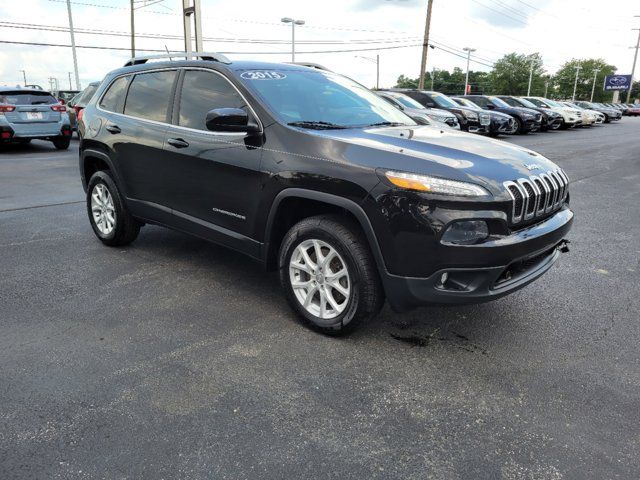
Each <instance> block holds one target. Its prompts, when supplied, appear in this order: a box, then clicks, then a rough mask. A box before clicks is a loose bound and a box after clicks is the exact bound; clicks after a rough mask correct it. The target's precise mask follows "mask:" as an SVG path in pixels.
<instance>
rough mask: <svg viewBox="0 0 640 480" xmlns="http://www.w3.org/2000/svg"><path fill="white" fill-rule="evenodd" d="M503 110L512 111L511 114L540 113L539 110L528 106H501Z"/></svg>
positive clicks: (534, 114)
mask: <svg viewBox="0 0 640 480" xmlns="http://www.w3.org/2000/svg"><path fill="white" fill-rule="evenodd" d="M499 108H500V110H501V111H503V112H506V113H511V114H521V115H522V114H524V113H526V114H528V115H533V116H536V115H538V113H539V112H536V111H535V110H533V109H531V108H526V107H511V106H510V107H508V108H507V107H499Z"/></svg>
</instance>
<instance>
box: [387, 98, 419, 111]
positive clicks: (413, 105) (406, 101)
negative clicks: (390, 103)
mask: <svg viewBox="0 0 640 480" xmlns="http://www.w3.org/2000/svg"><path fill="white" fill-rule="evenodd" d="M393 98H395V99H396V100H397V101H398V102H400V103H401V104H402V105H404V106H405V107H409V108H418V109H421V110H422V109H424V106H422V105H421V104H419V103H418V102H416V101H415V100H414V99H413V98H411V97H407V96H406V95H402V94H399V95H398V94H394V95H393Z"/></svg>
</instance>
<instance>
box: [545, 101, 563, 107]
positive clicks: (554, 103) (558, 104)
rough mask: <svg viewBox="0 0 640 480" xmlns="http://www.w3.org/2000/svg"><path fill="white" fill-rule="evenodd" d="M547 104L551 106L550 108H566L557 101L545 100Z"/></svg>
mask: <svg viewBox="0 0 640 480" xmlns="http://www.w3.org/2000/svg"><path fill="white" fill-rule="evenodd" d="M545 102H546V103H547V105H550V106H552V107H556V108H558V107H560V108H564V105H562V104H561V103H559V102H556V101H554V100H545Z"/></svg>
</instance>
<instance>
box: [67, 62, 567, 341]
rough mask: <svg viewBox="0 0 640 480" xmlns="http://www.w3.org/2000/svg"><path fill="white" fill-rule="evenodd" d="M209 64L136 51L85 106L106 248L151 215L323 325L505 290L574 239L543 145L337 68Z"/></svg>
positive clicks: (95, 221)
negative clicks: (480, 131) (470, 127)
mask: <svg viewBox="0 0 640 480" xmlns="http://www.w3.org/2000/svg"><path fill="white" fill-rule="evenodd" d="M174 58H175V57H174ZM194 58H195V57H194ZM198 58H202V59H201V60H178V61H176V60H174V61H160V62H147V60H148V58H143V59H134V60H132V61H130V62H129V63H128V65H127V66H125V68H122V69H119V70H116V71H113V72H111V73H109V74H108V75H107V76H106V78H105V80H104V82H103V83H102V84H101V86H100V87H99V90H98V92H97V93H96V95H95V96H94V98H93V100H92V101H91V102H90V103H89V105H87V107H86V109H85V113H84V116H83V118H82V120H81V121H80V125H79V128H80V134H81V144H80V172H81V176H82V183H83V186H84V188H85V190H86V192H87V211H88V214H89V219H90V222H91V226H92V227H93V230H94V232H95V234H96V235H97V236H98V238H99V239H100V240H101V241H102V242H103V243H104V244H106V245H114V246H117V245H125V244H127V243H129V242H131V241H133V240H134V239H135V238H136V236H137V235H138V232H139V229H140V227H141V226H142V225H144V224H145V223H152V224H158V225H164V226H167V227H170V228H173V229H176V230H180V231H183V232H187V233H190V234H193V235H197V236H199V237H202V238H205V239H208V240H211V241H214V242H217V243H220V244H223V245H226V246H228V247H231V248H233V249H236V250H238V251H241V252H243V253H245V254H247V255H249V256H251V257H253V258H255V259H256V260H259V261H260V262H262V263H264V264H265V265H266V266H267V267H268V268H272V269H277V270H278V271H279V276H280V281H281V283H282V286H283V288H284V291H285V295H286V297H287V299H288V301H289V302H290V304H291V306H292V307H293V309H294V310H295V311H296V312H297V313H298V314H299V315H300V316H301V317H302V319H304V320H305V321H306V322H307V323H308V324H310V325H312V326H313V327H315V328H317V329H319V330H321V331H323V332H326V333H340V332H343V331H346V330H348V329H350V328H352V327H354V326H355V325H356V324H358V323H360V322H362V321H364V320H366V319H368V318H370V317H371V316H373V315H375V314H376V313H377V312H378V311H379V310H380V308H381V307H382V305H383V302H384V299H385V297H386V299H387V300H388V301H389V303H390V305H391V306H392V307H393V308H394V309H396V310H398V311H401V310H406V309H408V308H411V307H414V306H417V305H423V304H429V303H435V304H459V303H472V302H482V301H487V300H491V299H494V298H498V297H501V296H503V295H505V294H508V293H510V292H513V291H514V290H517V289H518V288H520V287H522V286H524V285H526V284H527V283H529V282H531V281H533V280H535V279H536V278H538V277H540V276H541V275H542V274H543V273H544V272H546V271H547V270H548V269H549V268H550V267H551V265H552V264H553V263H554V262H555V261H556V259H557V258H558V256H559V251H560V250H564V248H563V247H564V243H565V242H564V238H565V236H566V235H567V232H568V231H569V229H570V227H571V224H572V220H573V213H572V212H571V210H570V209H569V193H568V184H569V181H568V179H567V176H566V175H565V174H564V172H563V171H562V170H561V169H560V168H558V166H557V165H555V164H553V163H552V162H550V161H549V160H547V159H546V158H544V157H543V156H541V155H538V154H536V153H534V152H532V151H530V150H526V149H523V148H520V147H517V146H514V145H508V144H505V143H503V142H499V141H494V140H489V139H485V138H482V137H478V136H474V135H470V134H467V133H463V132H459V131H453V130H443V129H438V128H434V127H431V126H419V125H417V124H416V123H415V122H414V121H413V120H412V119H411V118H409V117H408V116H406V115H405V114H404V113H403V112H401V111H400V110H398V109H396V108H395V107H393V106H392V105H389V104H388V103H387V102H386V101H385V100H383V99H382V98H380V97H378V96H377V95H375V94H374V93H373V92H371V91H369V90H368V89H366V88H364V87H363V86H361V85H359V84H357V83H356V82H354V81H352V80H350V79H348V78H345V77H342V76H340V75H336V74H334V73H331V72H327V71H322V70H318V69H312V68H308V67H303V66H298V65H291V64H275V63H259V62H247V61H243V62H230V61H228V60H227V59H226V58H224V57H223V56H218V55H205V54H199V55H198Z"/></svg>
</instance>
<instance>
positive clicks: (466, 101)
mask: <svg viewBox="0 0 640 480" xmlns="http://www.w3.org/2000/svg"><path fill="white" fill-rule="evenodd" d="M455 101H456V102H458V103H459V104H460V105H464V106H465V107H469V108H473V109H474V110H477V109H478V108H480V107H478V105H476V104H475V103H473V102H472V101H471V100H469V99H468V98H456V99H455Z"/></svg>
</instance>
